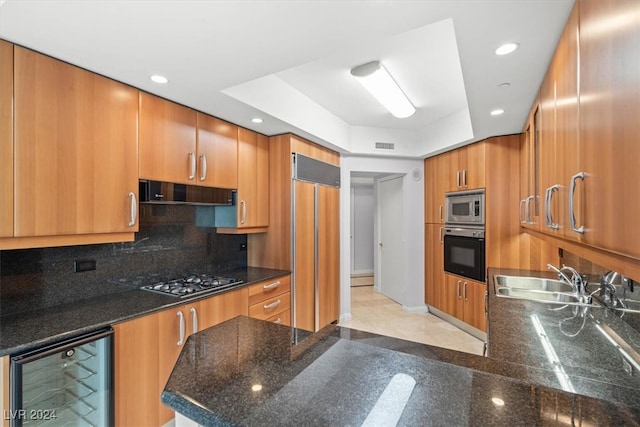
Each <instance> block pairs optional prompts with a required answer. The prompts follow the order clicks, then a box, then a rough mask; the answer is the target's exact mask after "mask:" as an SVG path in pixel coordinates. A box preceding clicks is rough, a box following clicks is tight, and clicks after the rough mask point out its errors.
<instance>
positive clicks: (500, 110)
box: [491, 108, 504, 116]
mask: <svg viewBox="0 0 640 427" xmlns="http://www.w3.org/2000/svg"><path fill="white" fill-rule="evenodd" d="M503 113H504V110H503V109H502V108H497V109H495V110H493V111H491V115H492V116H499V115H501V114H503Z"/></svg>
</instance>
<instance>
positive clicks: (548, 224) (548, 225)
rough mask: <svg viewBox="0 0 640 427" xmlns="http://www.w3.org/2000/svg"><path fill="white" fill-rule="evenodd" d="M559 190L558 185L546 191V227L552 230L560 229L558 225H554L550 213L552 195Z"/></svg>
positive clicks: (551, 213)
mask: <svg viewBox="0 0 640 427" xmlns="http://www.w3.org/2000/svg"><path fill="white" fill-rule="evenodd" d="M558 190H560V186H559V185H558V184H555V185H552V186H551V187H549V188H548V189H547V191H548V192H549V195H548V196H547V206H548V208H547V227H549V228H551V229H552V230H557V229H559V228H560V224H556V222H555V221H554V219H553V212H551V204H552V203H553V193H555V192H556V191H558Z"/></svg>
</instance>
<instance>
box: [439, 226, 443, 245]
mask: <svg viewBox="0 0 640 427" xmlns="http://www.w3.org/2000/svg"><path fill="white" fill-rule="evenodd" d="M443 243H444V227H440V244H443Z"/></svg>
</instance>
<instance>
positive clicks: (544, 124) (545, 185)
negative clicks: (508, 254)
mask: <svg viewBox="0 0 640 427" xmlns="http://www.w3.org/2000/svg"><path fill="white" fill-rule="evenodd" d="M555 69H556V64H555V63H554V62H553V61H552V63H551V65H550V67H549V71H548V72H547V75H546V77H545V79H544V81H543V83H542V87H541V89H540V140H539V142H538V149H539V150H540V162H539V166H538V167H539V172H538V173H537V174H536V175H537V179H538V180H539V182H538V185H537V188H539V189H540V193H541V194H543V193H544V197H543V198H542V199H539V200H537V201H536V202H537V203H539V205H540V207H541V208H542V209H541V211H542V212H541V214H540V216H541V218H542V219H541V220H540V221H535V222H534V224H531V225H532V226H533V227H531V228H534V229H538V230H541V231H544V232H545V233H548V234H558V230H559V229H560V225H558V221H560V220H561V219H560V216H559V207H560V203H558V201H559V196H560V195H559V194H558V193H559V191H560V188H561V184H560V180H561V173H560V170H559V169H560V166H561V164H562V163H559V162H558V161H557V160H558V159H557V158H556V155H557V151H556V150H558V151H559V148H560V147H558V145H557V144H556V76H555ZM550 199H551V202H552V203H551V204H550ZM554 200H555V203H553V201H554ZM530 209H531V207H530Z"/></svg>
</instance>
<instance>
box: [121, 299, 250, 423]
mask: <svg viewBox="0 0 640 427" xmlns="http://www.w3.org/2000/svg"><path fill="white" fill-rule="evenodd" d="M248 303H249V290H248V288H246V287H245V288H242V289H238V290H235V291H231V292H227V293H224V294H222V295H216V296H212V297H210V298H207V299H204V300H199V301H194V302H188V303H185V304H182V305H179V306H177V307H173V308H171V309H168V310H164V311H161V312H158V313H154V314H151V315H148V316H143V317H139V318H137V319H134V320H130V321H127V322H123V323H119V324H117V325H115V326H114V330H115V352H114V353H115V366H116V368H115V394H116V397H115V401H116V408H115V409H116V411H115V412H116V425H118V426H158V425H163V424H165V423H166V422H168V421H169V420H171V419H172V418H173V417H174V413H173V411H172V410H170V409H169V408H167V407H166V406H164V405H163V404H162V403H161V401H160V395H161V393H162V390H163V389H164V386H165V385H166V382H167V380H168V378H169V375H170V374H171V371H172V370H173V367H174V365H175V363H176V360H177V359H178V356H179V355H180V352H181V351H182V347H183V345H184V343H185V341H186V339H187V337H188V336H189V335H191V334H193V333H195V332H198V331H200V330H203V329H206V328H209V327H211V326H214V325H216V324H218V323H222V322H224V321H225V320H229V319H231V318H233V317H236V316H239V315H245V316H246V315H248Z"/></svg>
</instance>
